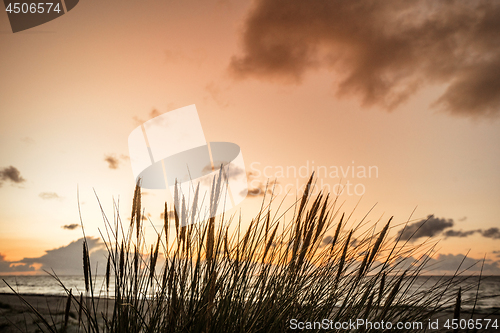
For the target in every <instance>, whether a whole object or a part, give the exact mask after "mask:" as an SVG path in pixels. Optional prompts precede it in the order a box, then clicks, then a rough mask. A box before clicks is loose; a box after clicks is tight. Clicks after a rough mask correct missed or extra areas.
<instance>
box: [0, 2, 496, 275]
mask: <svg viewBox="0 0 500 333" xmlns="http://www.w3.org/2000/svg"><path fill="white" fill-rule="evenodd" d="M499 29H500V3H497V2H492V1H469V2H462V1H423V0H418V1H413V2H403V3H401V2H400V1H392V0H390V1H383V2H382V1H369V0H355V1H349V2H337V1H325V0H310V1H281V0H279V1H278V0H273V1H271V0H255V1H252V2H250V1H240V0H213V1H212V0H209V1H201V0H186V1H175V0H162V1H137V0H129V1H118V0H108V1H97V0H86V1H84V2H83V1H81V2H80V3H79V4H78V5H77V6H76V7H75V8H74V9H72V10H71V11H70V12H68V13H67V14H65V15H63V16H61V17H59V18H57V19H55V20H53V21H50V22H47V23H45V24H43V25H40V26H38V27H34V28H32V29H29V30H25V31H22V32H18V33H12V30H11V27H10V25H9V21H8V17H7V14H6V13H5V12H4V13H1V14H0V207H1V209H0V274H38V273H41V269H43V268H48V267H52V268H55V269H56V271H57V269H59V270H60V271H63V272H65V273H67V274H73V273H75V274H80V271H79V269H80V267H79V266H76V265H73V266H72V263H73V262H74V260H75V259H74V257H75V256H76V253H79V252H77V251H76V250H75V249H76V248H77V245H78V244H81V238H82V230H81V228H80V215H79V209H78V203H80V211H81V218H82V220H83V223H84V225H85V233H86V234H87V235H88V236H89V237H91V239H92V240H93V241H92V242H91V244H90V245H91V247H92V248H94V250H95V251H94V252H95V255H96V256H97V255H98V254H99V253H100V252H99V251H102V242H101V241H99V239H98V238H99V230H102V228H103V220H102V215H101V210H100V207H99V202H100V203H101V204H102V207H103V209H104V212H105V213H106V214H107V215H108V216H110V217H112V216H113V202H114V201H115V202H118V200H119V202H120V213H121V214H122V215H123V217H124V218H126V217H128V216H129V214H130V207H131V201H132V196H133V189H134V184H135V181H134V177H133V173H132V169H131V165H130V161H129V151H128V135H129V134H130V132H131V131H132V130H133V129H135V128H136V127H137V126H139V125H141V124H142V123H143V122H145V121H147V120H149V119H151V118H153V117H155V116H158V115H160V114H163V113H165V112H168V111H172V110H175V109H177V108H180V107H184V106H187V105H192V104H195V105H196V107H197V111H198V115H199V118H200V121H201V124H202V126H203V131H204V135H205V138H206V140H207V141H225V142H233V143H236V144H238V145H239V147H240V148H241V152H242V154H243V159H244V161H245V167H246V171H247V173H248V180H249V193H250V195H249V196H248V197H247V198H246V199H245V200H244V202H243V203H241V204H240V205H239V206H238V207H236V208H235V209H234V210H233V211H232V212H233V213H237V214H240V213H241V215H242V216H243V217H244V218H245V219H246V220H247V221H249V220H250V219H251V217H252V216H253V214H255V213H256V212H257V210H258V208H259V207H260V205H261V202H262V199H263V193H264V192H265V184H266V183H267V182H268V181H269V182H271V183H272V184H275V185H274V186H275V187H274V189H275V194H276V196H277V201H279V200H284V203H285V206H286V205H291V204H293V202H294V200H295V198H296V195H300V193H301V191H302V190H303V186H304V184H305V183H306V182H307V179H308V177H309V176H310V173H311V172H312V171H314V170H316V175H317V176H318V177H317V188H318V189H319V188H323V189H324V190H327V191H328V190H330V191H334V190H335V189H339V187H338V184H342V185H344V186H346V187H345V191H344V192H343V193H341V194H340V195H339V202H342V204H343V206H342V211H346V212H348V213H351V212H352V211H354V213H353V215H352V220H351V221H352V224H353V225H354V223H357V222H359V221H360V220H361V219H363V218H364V216H365V215H366V214H367V213H368V212H369V215H368V217H367V221H368V226H373V225H374V224H375V223H377V221H380V222H379V223H380V225H379V226H377V230H381V229H382V227H383V224H384V223H385V222H386V221H387V220H388V219H389V218H390V217H391V216H394V219H393V221H394V224H393V225H394V226H399V227H394V228H392V229H391V233H390V235H391V236H393V237H396V236H398V235H401V237H402V239H407V238H408V235H409V234H408V232H410V231H412V234H413V231H415V232H416V233H415V234H414V236H413V238H412V239H410V242H416V243H418V242H419V241H426V240H428V238H429V237H431V239H432V240H433V241H439V244H438V246H437V248H438V249H439V252H438V253H436V254H435V256H434V259H435V260H437V261H439V262H440V263H441V264H442V269H443V271H447V270H448V271H449V272H453V271H454V266H453V265H454V264H455V263H457V262H460V260H461V259H462V258H463V256H464V255H466V254H467V253H468V256H469V257H470V258H471V260H472V259H478V260H479V259H482V258H483V257H484V256H486V258H487V261H486V265H485V268H486V272H488V273H489V274H499V275H500V247H499V245H498V244H499V242H498V240H499V239H500V218H499V216H500V173H499V170H500V120H499V116H500V94H499V93H498V92H499V91H500V47H499V46H500V35H499V34H498V31H499ZM353 171H354V172H353ZM369 171H370V172H369ZM170 199H171V196H170V194H168V193H166V192H165V191H162V190H145V195H144V198H143V206H144V207H145V209H146V212H147V214H148V216H149V218H150V219H151V224H152V225H156V226H159V225H161V223H162V220H161V217H160V215H161V212H162V210H163V203H164V202H165V201H168V200H170ZM98 200H99V201H98ZM408 221H409V224H408V228H407V230H406V231H405V232H402V231H401V228H402V226H403V225H404V223H406V222H408ZM423 221H426V223H425V224H424V223H423ZM420 226H421V227H420ZM419 227H420V228H419ZM148 228H149V231H150V232H151V231H152V230H153V228H152V227H148ZM78 246H79V245H78ZM79 259H80V258H79V254H78V260H79ZM474 269H479V268H473V270H474Z"/></svg>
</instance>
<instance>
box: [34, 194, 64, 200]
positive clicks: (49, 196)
mask: <svg viewBox="0 0 500 333" xmlns="http://www.w3.org/2000/svg"><path fill="white" fill-rule="evenodd" d="M38 196H39V197H40V198H42V199H43V200H52V199H58V200H60V199H62V198H61V197H60V196H59V194H57V193H55V192H42V193H40V194H39V195H38Z"/></svg>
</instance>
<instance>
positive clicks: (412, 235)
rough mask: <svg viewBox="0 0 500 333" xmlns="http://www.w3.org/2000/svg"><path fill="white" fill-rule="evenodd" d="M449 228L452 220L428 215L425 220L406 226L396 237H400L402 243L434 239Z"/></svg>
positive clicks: (451, 225)
mask: <svg viewBox="0 0 500 333" xmlns="http://www.w3.org/2000/svg"><path fill="white" fill-rule="evenodd" d="M450 227H453V220H452V219H448V220H446V219H440V218H436V217H434V215H429V216H427V219H425V220H421V221H419V222H415V223H412V224H408V225H407V226H406V228H404V229H403V230H400V231H399V234H398V236H401V240H404V241H406V240H410V241H415V240H417V239H418V238H421V237H434V236H436V235H438V234H439V233H441V232H442V231H443V230H444V229H446V228H450Z"/></svg>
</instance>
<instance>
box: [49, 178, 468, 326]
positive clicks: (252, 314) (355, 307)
mask: <svg viewBox="0 0 500 333" xmlns="http://www.w3.org/2000/svg"><path fill="white" fill-rule="evenodd" d="M220 183H221V180H220V178H219V180H218V181H217V182H216V184H215V190H214V191H212V197H211V198H210V200H211V205H212V206H216V205H217V202H216V201H217V200H216V198H217V196H218V192H219V191H220ZM313 185H314V184H313V177H312V176H311V178H310V179H309V182H308V184H307V186H306V187H305V192H304V193H303V195H302V197H301V198H299V200H297V202H296V204H294V205H293V206H292V207H290V208H289V209H288V210H287V214H288V215H293V216H292V217H288V218H286V217H285V214H284V213H277V212H274V211H273V210H271V208H270V204H269V205H264V203H263V205H262V208H261V210H260V212H259V213H258V214H257V216H256V217H255V218H254V219H252V220H251V221H250V225H249V227H248V228H247V229H246V230H242V228H241V227H240V225H241V223H242V222H243V221H242V220H241V217H237V216H230V217H226V216H224V215H222V216H219V217H217V218H216V217H211V218H209V219H208V220H206V221H200V222H199V223H193V224H187V225H185V224H186V222H187V221H191V218H192V216H191V215H190V214H191V213H193V212H195V208H196V207H191V208H190V209H187V208H186V207H183V206H182V205H177V204H178V203H179V200H180V199H179V198H178V195H177V194H176V195H175V200H176V203H177V204H176V205H174V207H167V204H165V207H164V208H165V212H164V226H163V228H162V230H159V231H158V232H157V238H156V240H155V241H154V242H153V244H147V243H146V240H145V234H144V230H145V228H144V225H143V222H144V221H143V214H144V213H143V211H142V208H141V190H140V186H139V185H138V186H136V189H135V193H134V199H133V208H132V213H131V220H130V223H128V222H127V223H124V222H123V221H122V220H121V218H120V215H119V213H118V212H117V213H116V214H115V217H114V219H113V221H109V220H108V219H107V218H106V216H105V215H104V214H103V216H104V223H105V229H104V232H102V238H103V241H104V242H105V244H106V247H107V252H108V258H107V263H106V278H105V283H104V285H103V286H100V287H97V286H96V285H95V281H94V280H95V279H94V276H93V275H92V267H93V263H91V262H90V256H89V249H88V246H87V243H86V241H84V244H83V271H84V278H85V288H86V291H85V295H84V294H79V295H73V293H72V291H71V290H69V289H67V288H66V287H65V286H64V284H63V283H62V282H61V285H62V287H63V288H65V290H66V291H67V294H68V301H67V305H66V312H67V313H68V312H69V308H70V307H71V306H73V307H75V308H76V309H78V318H77V320H75V321H76V324H73V325H77V327H78V329H77V330H76V331H81V332H128V333H133V332H286V331H289V330H290V321H291V320H292V319H295V320H297V321H298V322H315V321H317V322H321V321H322V320H324V319H329V320H332V321H333V322H346V321H349V320H356V319H364V320H367V321H371V322H381V321H384V322H388V321H389V322H393V323H396V322H427V320H428V319H429V318H431V317H432V316H434V315H435V314H436V313H438V312H439V311H442V310H443V309H444V307H445V306H448V305H446V304H449V303H450V301H451V302H452V303H453V300H455V299H457V293H459V292H460V291H458V290H459V289H458V288H459V287H458V281H459V279H458V276H456V277H453V278H451V279H446V280H442V281H439V282H437V283H436V285H434V286H433V287H431V288H430V289H426V290H418V291H417V292H412V291H411V290H412V288H411V286H412V284H414V283H415V280H416V278H417V277H419V276H421V274H422V272H423V269H424V268H425V267H426V265H427V263H428V259H429V256H430V255H431V253H432V251H433V249H434V248H433V246H432V245H429V244H425V243H424V244H418V245H414V244H409V243H408V242H402V241H401V240H400V239H397V238H394V237H392V238H390V237H389V232H390V230H391V228H392V227H391V222H392V221H391V219H389V220H387V221H379V222H380V223H377V224H375V225H373V226H372V227H367V225H366V221H365V220H364V219H363V220H361V221H360V222H359V223H357V224H356V225H355V226H353V227H352V228H350V229H347V228H346V226H347V225H349V224H352V223H351V221H349V218H350V216H349V215H346V214H344V213H342V212H341V209H340V208H341V207H340V208H339V207H338V206H339V205H338V203H337V198H332V197H331V196H330V195H329V194H328V193H319V194H318V195H316V196H313V195H312V194H311V192H312V191H311V189H312V186H313ZM263 202H264V201H263ZM194 205H196V202H195V203H194ZM175 207H183V208H182V209H181V211H179V210H178V209H176V208H175ZM170 209H172V210H173V211H174V214H173V215H174V216H173V217H172V216H171V215H172V214H169V210H170ZM183 225H185V226H183ZM231 227H232V228H231ZM354 237H356V239H354ZM409 257H413V258H418V259H415V260H414V261H413V262H411V263H410V264H409V263H408V259H407V258H409ZM54 278H56V279H58V277H57V276H56V275H55V274H54ZM111 281H113V282H114V286H115V288H114V293H113V294H112V295H110V294H109V285H110V282H111ZM84 296H85V297H84ZM458 298H459V297H458ZM71 303H72V304H71ZM452 310H453V307H452ZM459 312H460V309H459V307H458V310H456V316H459ZM41 319H42V320H41V324H40V329H42V330H43V331H47V332H64V331H66V330H67V327H68V316H67V315H66V316H65V320H64V322H62V323H58V324H54V323H52V322H51V321H50V320H48V319H44V318H41ZM424 328H425V325H424ZM312 331H315V330H312ZM333 331H335V329H334V330H333ZM338 331H343V330H338ZM344 331H345V330H344ZM358 331H360V332H364V331H369V330H365V329H360V330H358ZM372 331H377V330H372ZM403 331H404V330H403ZM407 331H412V332H415V331H416V330H415V329H414V328H413V329H408V330H407Z"/></svg>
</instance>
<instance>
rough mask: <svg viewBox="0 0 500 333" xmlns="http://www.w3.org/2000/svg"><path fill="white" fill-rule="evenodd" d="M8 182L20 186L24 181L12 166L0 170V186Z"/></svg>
mask: <svg viewBox="0 0 500 333" xmlns="http://www.w3.org/2000/svg"><path fill="white" fill-rule="evenodd" d="M5 181H10V182H11V183H15V184H21V183H24V182H25V181H26V180H25V179H24V178H23V177H22V176H21V172H19V170H18V169H17V168H16V167H13V166H12V165H11V166H9V167H6V168H3V169H1V170H0V186H2V185H3V182H5Z"/></svg>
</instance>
